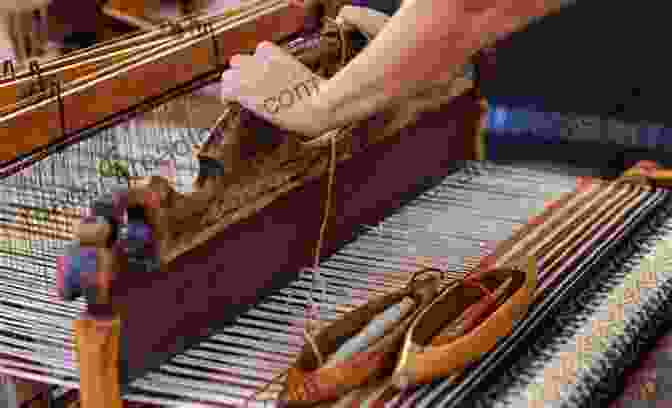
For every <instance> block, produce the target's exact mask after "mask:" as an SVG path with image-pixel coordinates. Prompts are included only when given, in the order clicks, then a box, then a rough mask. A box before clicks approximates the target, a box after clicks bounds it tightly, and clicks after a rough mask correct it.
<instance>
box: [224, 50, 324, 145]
mask: <svg viewBox="0 0 672 408" xmlns="http://www.w3.org/2000/svg"><path fill="white" fill-rule="evenodd" d="M230 65H231V68H230V69H229V70H227V71H226V72H224V74H222V94H221V95H222V99H223V100H227V101H235V102H238V103H240V104H241V105H242V106H243V107H245V108H247V109H249V110H250V111H252V112H254V113H255V114H256V115H258V116H259V117H261V118H263V119H265V120H267V121H268V122H270V123H272V124H274V125H276V126H278V127H280V128H283V129H286V130H289V131H293V132H296V133H299V134H303V135H306V136H311V137H312V136H317V135H319V134H320V133H321V129H320V126H319V124H320V123H321V121H322V116H323V115H321V114H320V112H318V109H317V107H316V105H315V104H314V103H312V99H313V98H315V97H316V95H317V94H318V92H319V89H320V83H321V82H322V78H320V77H319V76H317V75H315V74H313V73H312V72H311V71H310V69H308V68H307V67H306V66H304V65H303V64H302V63H301V62H299V61H298V60H297V59H296V58H294V57H293V56H291V55H290V54H288V53H287V52H286V51H284V50H283V49H281V48H280V47H278V46H276V45H274V44H272V43H269V42H263V43H261V44H259V46H258V47H257V50H256V52H255V54H254V55H235V56H233V57H232V58H231V62H230Z"/></svg>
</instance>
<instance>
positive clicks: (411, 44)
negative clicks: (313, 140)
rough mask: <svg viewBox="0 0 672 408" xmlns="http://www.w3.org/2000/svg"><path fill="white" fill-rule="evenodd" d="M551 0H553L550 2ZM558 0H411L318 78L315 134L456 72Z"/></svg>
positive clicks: (346, 122)
mask: <svg viewBox="0 0 672 408" xmlns="http://www.w3.org/2000/svg"><path fill="white" fill-rule="evenodd" d="M551 3H553V4H551ZM557 3H558V0H552V1H548V0H457V1H454V0H406V1H405V2H404V4H403V5H402V7H401V9H400V10H399V11H398V12H397V13H396V14H395V15H394V16H393V17H392V18H391V19H390V20H389V22H388V23H387V25H386V26H385V27H384V28H383V29H382V30H381V31H380V33H379V34H378V35H377V37H376V38H375V39H374V40H373V41H372V42H371V43H370V44H369V46H368V47H367V48H365V49H364V50H363V51H362V52H361V53H360V54H359V55H358V56H357V57H356V58H355V59H353V60H352V61H351V62H350V63H349V64H348V65H347V66H346V67H345V68H343V69H342V70H341V71H340V72H339V73H337V74H336V75H335V76H334V77H333V78H332V79H330V80H328V81H325V82H323V83H322V85H321V86H320V93H319V94H318V95H317V96H316V97H315V98H314V99H313V100H312V101H311V103H312V105H313V106H312V110H314V111H315V112H318V115H317V117H316V119H317V118H319V119H317V120H315V121H314V122H313V123H315V124H316V127H315V128H314V129H312V130H311V132H310V133H312V134H314V135H317V134H321V133H323V132H325V131H327V130H330V129H334V128H337V127H340V126H343V125H346V124H348V123H351V122H352V121H355V120H359V119H363V118H366V117H368V116H369V115H371V114H373V113H375V112H377V111H379V110H380V109H381V108H382V107H383V106H385V105H387V104H388V103H390V102H391V101H393V100H395V99H397V98H403V97H407V96H409V95H412V94H414V93H415V92H417V91H419V90H420V89H421V88H423V87H426V86H431V84H432V83H433V82H435V81H440V80H442V79H445V78H446V75H452V73H453V72H455V71H456V70H457V69H458V68H459V67H460V66H462V65H463V64H465V63H466V62H467V61H468V59H469V58H470V56H471V55H472V54H474V53H475V52H476V51H478V50H479V49H480V48H481V47H483V46H484V45H486V44H487V43H489V42H492V41H493V39H494V37H495V36H501V35H505V34H508V33H511V32H513V31H515V30H518V29H520V28H522V27H523V26H524V25H525V24H526V22H527V21H529V19H530V18H531V17H534V16H541V15H544V14H546V13H547V12H549V11H550V9H551V6H553V8H555V7H557Z"/></svg>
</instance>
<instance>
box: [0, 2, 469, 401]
mask: <svg viewBox="0 0 672 408" xmlns="http://www.w3.org/2000/svg"><path fill="white" fill-rule="evenodd" d="M263 3H264V4H274V5H276V6H275V7H274V8H271V9H270V11H268V10H265V11H264V12H261V13H259V14H258V15H252V14H251V15H250V16H248V17H246V18H244V19H243V20H242V22H240V23H239V24H235V25H234V24H229V25H226V26H225V27H224V28H223V29H222V30H221V31H220V30H219V29H218V30H217V31H215V32H216V34H215V35H216V39H217V41H215V45H216V46H217V49H218V50H219V58H217V59H215V61H214V63H213V47H212V38H213V37H212V35H210V36H202V37H199V36H198V35H195V36H193V38H191V39H187V40H186V41H183V42H181V43H180V44H179V45H177V46H175V47H172V48H170V49H169V50H168V51H166V52H165V53H163V54H158V55H157V54H156V53H152V54H150V55H148V54H143V53H142V52H139V53H138V55H139V56H141V57H142V58H146V57H148V56H149V57H150V58H146V60H147V61H149V62H146V63H142V64H141V63H137V64H135V65H130V66H128V65H126V66H123V67H121V70H119V71H118V72H117V71H115V70H116V69H117V68H119V67H118V65H123V64H125V63H127V61H126V60H124V61H122V62H120V63H118V64H114V63H112V64H111V65H110V67H113V68H114V69H115V70H112V69H111V72H112V73H113V74H110V75H109V76H106V77H103V78H102V79H101V78H98V79H96V80H93V81H92V82H91V83H85V84H84V85H83V86H82V87H81V88H82V89H81V90H80V89H79V88H78V89H77V92H75V91H72V92H70V93H68V92H67V91H66V92H64V93H63V94H61V95H58V96H59V97H60V98H56V97H55V96H54V97H51V98H50V99H47V100H44V101H42V102H39V103H37V104H31V105H29V106H28V107H25V108H23V109H20V110H18V111H16V112H13V113H12V114H11V115H8V116H5V117H2V118H0V124H1V126H0V140H7V138H8V137H10V132H12V131H16V130H18V129H23V130H24V131H25V130H28V129H31V130H30V131H29V137H28V141H27V143H24V144H22V145H19V146H17V147H18V149H13V150H12V149H11V148H10V149H7V148H5V146H0V159H2V158H3V156H2V155H3V153H4V154H5V157H8V156H9V155H15V154H16V153H17V150H18V152H25V151H27V150H28V149H30V148H32V147H35V146H40V145H43V144H46V143H48V142H49V141H50V140H49V137H48V136H47V134H46V133H43V134H40V132H41V131H44V130H46V129H47V128H46V127H45V126H46V125H49V124H50V122H51V124H52V126H53V121H54V120H57V117H58V116H57V115H58V114H59V109H58V106H56V105H57V104H58V103H59V99H60V103H61V104H62V105H63V106H62V107H61V109H62V108H63V107H65V109H66V111H67V112H69V113H68V118H69V120H68V122H67V123H66V124H65V130H66V131H71V132H76V131H78V130H80V129H81V128H83V127H86V126H88V125H90V124H92V123H97V121H100V120H101V119H102V118H105V117H106V115H109V114H111V113H115V112H118V111H120V110H124V109H125V108H129V107H132V106H133V102H136V101H139V100H142V99H143V98H145V99H146V98H148V97H149V96H152V95H155V94H158V93H160V91H161V90H164V89H165V88H169V87H172V86H174V85H175V84H182V83H185V82H188V81H189V80H191V79H193V78H196V77H198V76H200V75H203V74H207V73H208V72H212V70H213V68H212V67H213V66H217V64H219V67H217V68H216V69H217V70H215V72H216V73H218V72H219V71H218V70H221V67H222V66H224V65H225V64H226V61H227V60H228V58H229V57H230V56H231V55H233V54H235V53H237V52H241V51H245V50H250V49H253V48H254V47H255V46H256V44H257V43H258V42H260V41H263V40H268V39H272V40H278V39H280V38H282V37H287V36H289V35H291V34H293V33H295V32H298V31H299V30H300V29H301V28H302V23H303V18H304V15H303V12H302V11H299V10H297V9H295V8H288V7H286V6H285V5H283V4H280V3H282V2H281V1H279V0H267V1H263ZM252 27H254V28H256V30H255V31H254V32H253V33H250V32H249V31H250V28H252ZM167 30H168V28H167ZM277 30H279V31H277ZM211 34H212V33H211ZM143 35H150V34H143ZM127 40H128V41H131V42H132V41H133V37H128V38H127ZM219 40H222V41H219ZM224 40H226V42H225V41H224ZM109 47H115V44H114V43H113V44H110V45H109ZM87 52H89V53H92V54H94V55H95V51H87ZM81 54H84V55H86V52H84V53H80V55H81ZM215 54H216V53H215ZM139 59H140V58H139ZM193 60H195V61H199V62H201V64H193V63H192V64H190V69H189V70H186V71H188V72H185V73H183V75H175V74H172V76H171V75H169V74H166V73H165V72H164V74H163V76H161V78H163V79H162V80H157V81H156V84H152V86H149V87H147V88H141V89H137V88H135V89H134V88H133V87H125V88H123V89H122V92H121V94H122V95H112V96H114V97H115V98H111V100H105V104H104V106H103V107H101V108H98V109H96V111H94V112H88V111H86V110H85V109H82V107H84V106H86V103H85V102H86V101H87V100H91V99H90V98H94V97H95V98H98V97H101V98H105V97H106V95H110V92H111V91H112V90H115V87H116V86H119V85H120V84H123V83H124V82H127V81H129V79H131V78H139V77H140V75H147V74H149V75H154V73H156V72H157V71H158V70H159V69H160V63H165V64H168V65H169V66H179V65H180V64H181V62H183V61H193ZM143 62H144V61H143ZM53 66H55V67H56V68H59V67H60V68H63V67H66V68H65V69H62V70H61V71H59V72H70V73H71V75H73V77H76V75H75V74H73V72H74V71H73V70H74V69H75V68H73V67H72V66H68V65H63V64H62V62H61V63H60V65H59V62H58V61H55V62H54V63H53ZM80 66H81V65H80ZM89 69H91V67H89ZM165 71H168V72H170V71H171V70H169V69H167V70H165ZM45 72H46V71H45ZM94 72H95V75H98V74H99V72H98V71H95V70H94ZM54 75H56V74H54ZM24 78H29V79H30V78H31V74H25V73H24ZM93 90H95V91H96V93H94V92H92V91H93ZM116 90H117V91H118V90H119V89H118V88H117V89H116ZM78 92H79V93H78ZM98 92H102V93H103V94H102V96H101V94H100V93H98ZM106 92H107V93H106ZM87 98H88V99H87ZM78 107H79V108H78ZM481 113H482V106H481V101H480V100H479V99H478V97H477V95H476V94H475V93H474V92H468V93H466V94H464V95H461V96H458V97H457V98H455V100H453V101H452V102H451V103H449V104H447V105H446V106H445V107H444V108H443V109H442V110H441V111H440V112H433V113H426V114H424V115H422V116H421V118H420V119H419V120H418V122H417V123H416V124H415V125H413V126H410V127H408V128H407V129H404V130H403V131H401V132H400V134H399V135H397V136H395V137H392V138H390V139H388V140H386V141H384V142H382V143H379V144H376V145H372V146H368V145H367V143H366V141H364V140H362V143H361V150H360V151H359V152H358V153H357V154H355V155H354V157H353V158H352V159H350V160H349V161H347V162H345V163H342V164H340V165H339V166H338V169H337V171H336V186H335V191H334V197H335V199H336V203H335V204H334V207H333V208H332V214H333V215H332V219H331V222H330V224H329V227H328V228H327V236H326V240H325V243H324V245H325V247H324V252H323V254H324V255H327V254H329V253H330V252H333V251H334V250H336V249H337V248H339V247H340V246H341V245H342V244H343V243H345V242H346V241H348V240H350V239H352V238H353V236H354V233H353V228H354V227H356V226H358V225H362V224H375V223H376V222H377V221H378V220H380V219H381V218H382V216H383V215H384V213H385V210H386V209H389V208H390V207H391V206H393V205H394V204H393V203H392V202H390V200H393V201H396V200H398V199H401V197H402V196H404V194H406V193H409V192H412V191H416V190H417V188H418V187H419V186H420V185H423V184H425V183H426V182H427V179H434V178H436V177H441V176H444V175H445V174H447V173H448V172H449V171H450V169H451V168H452V167H453V165H452V162H453V161H455V160H464V159H475V158H477V157H478V153H477V152H478V150H479V148H478V146H477V143H475V135H476V133H477V131H478V129H479V126H480V125H481V123H480V122H481V120H482V115H481ZM73 119H74V120H73ZM30 121H33V122H34V123H35V124H36V126H35V128H31V127H30V125H29V122H30ZM373 130H374V131H375V129H373ZM3 132H4V133H3ZM408 161H413V163H414V165H413V166H407V165H405V164H407V163H408ZM325 179H326V176H322V177H320V178H319V179H316V180H313V181H312V182H309V183H308V184H306V185H304V186H303V187H301V188H299V189H298V190H295V191H293V192H291V193H289V194H288V195H287V196H285V197H283V198H280V199H278V200H276V201H275V202H273V203H272V204H270V205H269V206H268V207H266V208H264V209H263V210H261V211H260V212H259V213H257V214H256V215H254V216H252V217H250V218H248V219H245V220H243V221H241V222H239V223H237V224H235V225H233V226H231V227H230V228H227V229H226V230H225V231H223V232H221V233H219V234H218V235H217V236H216V237H215V238H214V239H211V240H209V241H208V242H207V243H205V244H204V245H202V246H200V247H199V248H196V249H194V250H192V251H189V252H188V253H186V254H185V255H183V256H181V257H179V258H178V259H177V260H176V261H174V262H172V263H171V264H170V265H168V267H167V268H165V270H162V271H161V274H156V275H151V276H145V277H144V278H141V279H138V277H137V276H136V277H134V278H133V279H132V280H127V281H123V282H120V283H119V286H118V287H117V289H118V290H119V291H120V292H117V296H116V300H117V302H118V306H119V311H120V314H119V319H117V320H114V319H113V320H111V321H110V320H97V319H95V318H92V317H82V319H80V320H78V321H77V322H76V323H75V331H76V344H77V348H78V350H79V358H80V372H81V373H80V379H81V380H80V381H81V398H82V404H83V408H117V407H121V406H122V405H123V403H122V402H121V397H120V395H121V392H122V391H123V389H124V387H125V386H126V385H127V384H128V383H129V382H130V381H132V380H133V379H135V378H138V377H140V376H142V375H143V374H144V373H145V372H147V371H148V370H151V369H153V368H156V367H157V366H158V365H160V364H162V363H163V362H165V361H166V360H167V359H168V358H170V356H172V355H174V354H176V353H179V352H180V351H182V350H184V349H186V348H188V347H189V346H191V345H193V344H196V343H197V342H198V341H200V340H201V339H202V338H203V337H204V336H207V335H208V334H209V333H210V331H211V330H212V329H216V328H218V327H221V326H222V325H224V324H226V323H227V322H230V321H231V319H233V318H234V317H235V316H237V315H239V314H240V313H242V312H244V311H245V310H246V309H247V308H248V307H250V305H253V304H254V303H256V302H257V301H258V300H259V298H260V294H262V293H268V292H269V291H271V290H273V289H275V288H278V287H282V286H285V285H286V284H287V283H289V282H290V281H291V280H293V279H295V278H296V271H298V270H299V269H300V268H301V267H304V266H308V265H309V264H310V263H311V261H312V252H313V243H314V242H315V240H316V238H317V233H318V232H319V227H320V225H319V223H320V221H321V215H322V212H323V209H324V208H323V207H324V200H323V195H324V191H325V188H326V186H325V183H326V180H325ZM297 220H300V221H297ZM287 237H293V239H291V240H290V239H288V238H287ZM306 243H309V244H306ZM252 245H261V246H262V247H264V248H267V253H266V256H264V257H249V256H245V255H244V254H245V250H246V249H248V250H249V248H251V247H252ZM213 253H217V254H218V256H217V257H213V256H212V254H213ZM195 265H198V268H194V266H195ZM194 270H197V272H195V273H192V272H193V271H194ZM186 271H190V273H189V274H187V273H185V272H186ZM226 271H232V272H229V273H235V272H236V271H245V273H246V276H250V277H251V279H249V280H246V281H245V282H242V283H241V282H239V283H238V284H237V285H231V279H230V277H229V278H228V279H227V278H226V277H227V275H228V273H227V272H226ZM152 293H153V294H154V296H152V297H153V298H156V293H163V294H164V295H165V296H163V297H162V299H164V300H167V301H169V303H170V304H173V305H174V304H175V303H179V302H175V299H185V301H186V300H187V299H189V302H190V307H189V310H188V311H187V310H184V308H182V310H181V311H179V312H177V311H176V313H165V310H167V309H166V306H167V305H166V303H165V302H159V303H156V304H154V305H151V306H149V307H148V305H147V304H146V303H147V302H146V299H147V298H148V297H147V296H148V295H150V294H152ZM141 305H142V307H139V306H141ZM214 310H224V311H225V312H224V313H221V312H217V313H213V311H214ZM157 311H161V313H158V314H157ZM150 322H151V324H149V323H150ZM192 323H193V324H192ZM156 333H160V334H161V335H159V336H156ZM180 338H183V339H185V340H184V341H179V339H180Z"/></svg>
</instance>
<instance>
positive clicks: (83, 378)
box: [74, 317, 123, 408]
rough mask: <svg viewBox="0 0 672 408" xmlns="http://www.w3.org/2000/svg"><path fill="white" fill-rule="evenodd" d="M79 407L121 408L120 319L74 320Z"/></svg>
mask: <svg viewBox="0 0 672 408" xmlns="http://www.w3.org/2000/svg"><path fill="white" fill-rule="evenodd" d="M74 330H75V342H76V343H75V346H76V351H77V359H78V360H79V378H80V398H81V407H82V408H123V403H122V400H121V391H120V386H119V338H120V335H121V321H120V320H119V318H115V319H112V320H103V319H93V318H90V317H83V318H81V319H79V320H76V321H75V322H74Z"/></svg>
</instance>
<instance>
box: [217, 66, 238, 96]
mask: <svg viewBox="0 0 672 408" xmlns="http://www.w3.org/2000/svg"><path fill="white" fill-rule="evenodd" d="M220 86H221V90H220V95H221V98H222V102H235V101H236V98H237V96H238V94H239V93H240V71H239V70H238V69H235V68H231V69H228V70H226V71H224V73H223V74H222V80H221V82H220Z"/></svg>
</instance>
